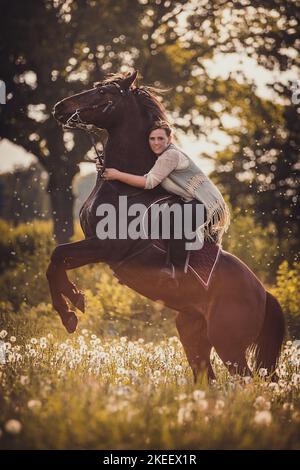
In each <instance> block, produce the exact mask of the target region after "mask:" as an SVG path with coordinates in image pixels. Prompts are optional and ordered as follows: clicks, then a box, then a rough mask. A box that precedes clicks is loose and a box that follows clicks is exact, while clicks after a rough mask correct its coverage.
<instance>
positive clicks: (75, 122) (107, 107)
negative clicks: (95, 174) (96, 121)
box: [63, 82, 129, 176]
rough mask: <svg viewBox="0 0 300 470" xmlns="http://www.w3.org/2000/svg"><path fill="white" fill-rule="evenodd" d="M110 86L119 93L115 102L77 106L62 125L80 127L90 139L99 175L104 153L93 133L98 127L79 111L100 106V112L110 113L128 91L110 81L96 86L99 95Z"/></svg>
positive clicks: (103, 163)
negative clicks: (85, 119) (85, 120)
mask: <svg viewBox="0 0 300 470" xmlns="http://www.w3.org/2000/svg"><path fill="white" fill-rule="evenodd" d="M111 86H115V87H116V88H117V90H118V92H119V93H120V97H119V99H118V100H116V102H115V103H114V102H113V101H111V100H109V101H107V102H106V103H99V104H94V105H93V106H82V107H81V108H77V109H76V110H75V112H74V113H73V114H72V115H71V116H70V117H69V119H68V120H67V122H66V124H64V126H63V127H64V129H81V130H83V131H85V132H86V133H87V134H88V136H89V138H90V140H91V143H92V145H93V147H94V150H95V152H96V155H97V157H96V160H98V161H99V163H100V164H101V166H102V170H101V171H100V176H102V174H103V172H104V170H105V155H104V153H100V152H99V151H98V149H97V147H96V141H95V137H94V133H96V130H95V129H97V130H98V128H97V127H96V126H94V125H93V124H87V123H86V122H84V121H83V120H82V119H81V117H80V113H82V112H83V111H91V110H95V109H99V108H102V107H103V109H102V113H106V114H110V113H112V112H113V111H115V109H116V108H117V106H118V104H119V102H120V101H121V99H122V98H123V97H124V96H125V95H127V94H128V91H129V90H128V91H127V90H124V89H123V88H122V87H121V86H120V85H119V84H118V83H117V82H110V83H109V84H107V85H103V86H102V87H97V88H96V90H97V91H98V93H99V94H100V95H102V94H103V93H104V91H105V90H104V89H105V88H109V87H111Z"/></svg>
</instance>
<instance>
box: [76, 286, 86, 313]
mask: <svg viewBox="0 0 300 470" xmlns="http://www.w3.org/2000/svg"><path fill="white" fill-rule="evenodd" d="M73 305H74V307H76V308H78V310H80V311H81V312H82V313H84V312H85V297H84V293H83V292H81V291H79V292H78V293H77V294H76V300H75V302H74V303H73Z"/></svg>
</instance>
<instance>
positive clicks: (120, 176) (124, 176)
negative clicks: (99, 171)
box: [103, 168, 146, 189]
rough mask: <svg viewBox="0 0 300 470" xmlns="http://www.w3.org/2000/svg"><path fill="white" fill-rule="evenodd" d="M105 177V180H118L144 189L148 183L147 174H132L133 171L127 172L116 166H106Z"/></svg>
mask: <svg viewBox="0 0 300 470" xmlns="http://www.w3.org/2000/svg"><path fill="white" fill-rule="evenodd" d="M103 177H104V179H105V180H118V181H121V182H122V183H126V184H129V185H130V186H134V187H136V188H143V189H144V188H145V184H146V177H145V176H139V175H132V174H131V173H125V172H123V171H119V170H116V169H115V168H106V170H105V171H104V172H103Z"/></svg>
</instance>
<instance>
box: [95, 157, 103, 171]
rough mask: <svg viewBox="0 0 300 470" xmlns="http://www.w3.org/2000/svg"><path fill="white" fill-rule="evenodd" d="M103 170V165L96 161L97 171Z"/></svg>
mask: <svg viewBox="0 0 300 470" xmlns="http://www.w3.org/2000/svg"><path fill="white" fill-rule="evenodd" d="M102 168H103V167H102V165H101V163H100V162H99V160H97V161H96V170H97V171H101V170H102Z"/></svg>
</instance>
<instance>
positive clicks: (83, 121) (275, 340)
mask: <svg viewBox="0 0 300 470" xmlns="http://www.w3.org/2000/svg"><path fill="white" fill-rule="evenodd" d="M135 79H136V72H135V73H133V74H132V75H130V76H123V75H115V76H114V77H112V78H110V79H107V80H105V81H104V82H101V83H97V84H95V86H94V88H92V89H90V90H87V91H84V92H82V93H79V94H76V95H74V96H71V97H69V98H65V99H64V100H62V101H60V102H59V103H57V104H56V105H55V108H54V116H55V118H56V119H57V120H58V121H59V122H60V123H61V124H62V125H63V126H65V127H69V128H70V127H71V128H72V127H73V128H75V127H83V128H85V129H88V127H86V126H87V125H93V126H96V127H97V128H101V129H106V130H107V132H108V136H109V137H108V141H107V144H106V147H105V165H106V166H108V167H114V168H118V169H119V170H121V171H125V172H130V173H134V174H138V175H144V174H145V173H147V172H148V171H149V170H150V168H151V167H152V166H153V164H154V162H155V159H154V156H153V153H152V152H151V150H150V148H149V145H148V138H147V137H148V131H149V129H150V128H151V126H152V124H153V122H154V121H156V120H162V119H163V120H165V119H166V116H165V111H164V108H163V107H162V105H161V104H160V103H159V101H158V100H157V99H156V97H155V95H154V94H153V92H151V90H150V89H148V88H146V87H137V86H135ZM120 195H126V196H127V198H128V204H129V206H131V205H133V204H135V203H137V202H139V203H143V204H145V205H147V206H149V205H150V204H151V202H152V201H153V200H154V199H155V198H156V199H157V198H158V196H160V199H161V200H167V199H169V198H170V197H171V198H172V197H173V198H174V197H175V199H176V196H170V194H168V193H166V192H165V191H164V190H163V189H162V188H161V187H160V186H158V187H156V188H155V189H153V190H147V191H145V190H138V189H137V188H134V187H131V186H128V185H126V184H124V183H121V182H119V181H103V179H102V177H101V174H98V177H97V181H96V185H95V187H94V189H93V190H92V192H91V194H90V196H89V197H88V199H87V200H86V201H85V203H84V204H83V207H82V209H81V212H80V222H81V226H82V229H83V232H84V234H85V237H86V238H85V240H82V241H79V242H74V243H67V244H62V245H58V246H57V247H56V248H55V249H54V251H53V253H52V256H51V262H50V264H49V267H48V269H47V278H48V282H49V287H50V292H51V296H52V303H53V307H54V309H55V310H56V311H57V312H58V313H59V315H60V317H61V319H62V322H63V324H64V326H65V327H66V329H67V331H68V332H69V333H72V332H74V331H75V329H76V326H77V321H78V320H77V317H76V314H75V310H71V308H70V303H71V304H72V305H73V306H74V307H76V308H78V309H79V310H81V311H84V296H83V294H82V292H81V291H79V290H78V289H77V287H76V286H75V284H73V283H71V282H70V281H69V279H68V276H67V270H69V269H74V268H79V267H81V266H84V265H86V264H89V263H96V262H106V263H108V264H109V266H111V267H112V268H113V269H114V270H115V271H116V272H117V274H118V266H120V262H122V261H123V260H125V261H126V262H125V264H124V263H123V271H122V280H123V282H124V283H125V284H127V285H128V286H129V287H131V288H133V289H135V290H136V291H137V292H140V293H141V294H143V295H145V296H146V297H148V298H150V299H153V300H157V299H161V300H162V301H163V302H164V303H165V304H166V305H167V306H168V307H170V308H172V309H174V310H176V311H178V315H177V318H176V326H177V329H178V332H179V336H180V340H181V342H182V344H183V347H184V350H185V352H186V355H187V359H188V361H189V364H190V366H191V368H192V370H193V373H194V378H195V380H196V378H197V375H198V373H200V372H203V371H205V372H206V373H207V375H208V378H209V379H213V378H214V372H213V369H212V366H211V363H210V352H211V349H212V347H214V348H215V350H216V351H217V353H218V355H219V356H220V358H221V359H222V361H223V362H224V364H225V365H226V367H227V368H228V369H229V371H230V372H231V373H240V374H247V375H251V371H250V370H249V367H248V364H247V361H246V352H247V349H248V348H249V347H252V348H254V350H255V352H256V367H257V368H258V367H264V368H266V369H267V370H268V372H269V373H270V374H271V373H274V371H275V367H276V364H277V360H278V357H279V354H280V350H281V345H282V342H283V337H284V330H285V325H284V317H283V313H282V310H281V307H280V305H279V303H278V301H277V300H276V299H275V298H274V297H273V296H272V295H271V294H270V293H268V292H266V290H265V288H264V287H263V285H262V284H261V282H260V281H259V280H258V279H257V277H256V276H255V275H254V274H253V272H252V271H251V270H250V269H249V268H248V267H247V266H246V265H245V264H244V263H243V262H242V261H241V260H239V259H238V258H237V257H235V256H233V255H232V254H230V253H227V252H226V251H224V250H221V252H220V255H219V258H218V262H217V264H216V267H215V269H214V271H213V275H212V278H211V281H210V285H209V288H208V289H205V288H204V287H203V286H201V284H200V283H199V282H197V280H196V279H195V278H194V277H193V276H191V275H186V276H185V278H184V279H183V280H182V281H181V284H180V287H179V289H178V290H176V291H174V290H172V289H170V290H169V291H167V290H165V289H162V288H161V287H159V286H158V284H157V272H158V270H159V269H161V267H162V265H163V264H164V262H165V259H164V255H162V254H161V252H158V250H156V249H155V247H154V246H153V241H152V240H151V239H138V240H132V239H128V238H127V239H106V240H101V239H99V238H98V237H97V235H96V226H97V223H98V221H99V217H97V215H96V211H97V207H98V206H99V205H100V204H102V203H110V204H112V205H113V206H114V207H116V208H118V199H119V196H120Z"/></svg>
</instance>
